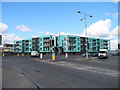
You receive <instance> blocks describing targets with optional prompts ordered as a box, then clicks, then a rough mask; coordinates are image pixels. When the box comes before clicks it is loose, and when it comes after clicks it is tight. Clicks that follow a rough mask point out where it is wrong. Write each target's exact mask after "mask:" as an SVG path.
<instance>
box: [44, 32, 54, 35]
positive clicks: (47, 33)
mask: <svg viewBox="0 0 120 90" xmlns="http://www.w3.org/2000/svg"><path fill="white" fill-rule="evenodd" d="M45 35H55V34H54V33H50V32H46V33H45Z"/></svg>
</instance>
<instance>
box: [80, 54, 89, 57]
mask: <svg viewBox="0 0 120 90" xmlns="http://www.w3.org/2000/svg"><path fill="white" fill-rule="evenodd" d="M86 55H88V56H91V54H90V53H87V54H86V53H83V54H82V55H81V56H82V57H86Z"/></svg>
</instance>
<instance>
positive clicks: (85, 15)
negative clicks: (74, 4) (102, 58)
mask: <svg viewBox="0 0 120 90" xmlns="http://www.w3.org/2000/svg"><path fill="white" fill-rule="evenodd" d="M77 12H78V13H81V14H83V15H84V18H82V19H81V21H82V20H85V34H86V59H88V43H87V23H86V19H87V18H86V17H87V16H88V17H92V16H91V15H88V14H85V13H83V12H80V11H77Z"/></svg>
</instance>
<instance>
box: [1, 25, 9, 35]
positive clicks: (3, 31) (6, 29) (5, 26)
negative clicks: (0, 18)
mask: <svg viewBox="0 0 120 90" xmlns="http://www.w3.org/2000/svg"><path fill="white" fill-rule="evenodd" d="M7 31H8V25H7V24H4V23H0V33H1V34H2V33H6V32H7Z"/></svg>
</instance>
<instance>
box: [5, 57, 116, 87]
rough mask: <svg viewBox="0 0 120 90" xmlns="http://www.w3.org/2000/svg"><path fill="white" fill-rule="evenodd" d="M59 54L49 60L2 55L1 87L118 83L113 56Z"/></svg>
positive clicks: (90, 85) (92, 85)
mask: <svg viewBox="0 0 120 90" xmlns="http://www.w3.org/2000/svg"><path fill="white" fill-rule="evenodd" d="M43 58H44V57H43ZM61 58H62V57H61ZM61 58H59V59H57V60H56V61H51V60H50V59H49V58H47V60H46V59H42V60H41V59H39V58H31V57H30V56H6V57H3V88H6V87H13V88H17V87H18V88H41V89H43V88H117V87H118V70H117V68H118V60H117V58H116V57H110V58H109V59H105V60H104V59H102V60H99V59H98V58H96V57H95V58H92V59H91V60H89V61H86V60H82V59H80V60H79V58H77V57H76V58H77V59H73V58H75V57H73V58H72V56H71V59H65V58H64V59H61ZM18 81H19V83H18ZM11 82H12V83H11ZM19 84H20V85H19ZM23 84H24V85H23Z"/></svg>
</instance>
